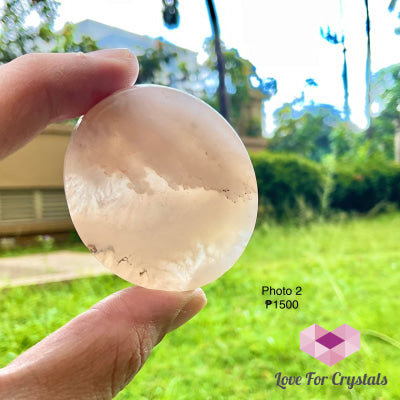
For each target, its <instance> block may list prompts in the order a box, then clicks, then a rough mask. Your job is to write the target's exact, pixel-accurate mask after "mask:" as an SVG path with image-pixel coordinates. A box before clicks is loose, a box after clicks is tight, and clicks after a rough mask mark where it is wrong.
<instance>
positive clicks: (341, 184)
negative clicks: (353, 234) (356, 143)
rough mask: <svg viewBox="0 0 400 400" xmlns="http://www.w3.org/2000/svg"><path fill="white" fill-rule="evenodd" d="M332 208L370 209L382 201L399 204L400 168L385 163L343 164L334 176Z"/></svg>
mask: <svg viewBox="0 0 400 400" xmlns="http://www.w3.org/2000/svg"><path fill="white" fill-rule="evenodd" d="M333 179H334V188H333V191H332V193H331V199H330V206H331V208H335V209H341V210H344V211H357V212H367V211H369V210H371V209H372V208H373V207H375V206H377V205H378V204H379V203H381V202H393V203H396V204H397V205H400V167H399V166H398V165H395V164H392V163H389V162H386V163H379V164H378V163H365V164H364V165H362V166H354V165H351V164H347V165H340V166H339V167H337V169H336V171H335V173H334V175H333Z"/></svg>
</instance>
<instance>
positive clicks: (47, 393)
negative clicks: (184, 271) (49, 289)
mask: <svg viewBox="0 0 400 400" xmlns="http://www.w3.org/2000/svg"><path fill="white" fill-rule="evenodd" d="M205 304H206V298H205V295H204V293H203V291H202V290H201V289H197V290H194V291H190V292H163V291H156V290H149V289H144V288H141V287H132V288H129V289H125V290H122V291H120V292H117V293H115V294H113V295H111V296H110V297H108V298H106V299H105V300H103V301H101V302H100V303H98V304H96V305H95V306H94V307H92V308H91V309H90V310H89V311H87V312H85V313H83V314H81V315H80V316H78V317H76V318H75V319H73V320H72V321H71V322H69V323H68V324H67V325H65V326H64V327H62V328H61V329H59V330H58V331H56V332H54V333H53V334H51V335H50V336H48V337H47V338H45V339H44V340H42V341H41V342H40V343H38V344H37V345H36V346H34V347H32V348H31V349H29V350H28V351H27V352H25V353H23V354H22V355H21V356H19V357H18V358H17V359H15V360H14V361H13V362H12V363H11V364H10V365H9V366H7V367H6V368H4V369H3V370H0V398H1V399H4V400H9V399H13V400H19V399H28V398H29V399H30V400H36V399H40V400H48V399H49V400H50V399H58V400H67V399H68V400H69V399H75V400H77V399H78V400H80V399H84V400H86V399H88V400H89V399H111V398H112V397H114V396H115V395H116V394H117V393H118V392H119V391H120V390H121V389H122V388H124V387H125V385H127V384H128V383H129V382H130V380H131V379H132V378H133V377H134V376H135V374H136V373H137V372H138V371H139V369H140V368H141V367H142V366H143V363H144V362H145V361H146V359H147V358H148V356H149V354H150V352H151V350H152V348H153V347H154V346H155V345H156V344H157V343H159V341H160V340H161V339H162V338H163V337H164V335H165V334H166V333H167V332H170V331H171V330H173V329H176V328H177V327H179V326H180V325H182V324H183V323H185V322H186V321H188V320H189V319H190V318H192V317H193V316H194V315H195V314H197V313H198V312H199V311H200V310H201V309H202V308H203V307H204V305H205Z"/></svg>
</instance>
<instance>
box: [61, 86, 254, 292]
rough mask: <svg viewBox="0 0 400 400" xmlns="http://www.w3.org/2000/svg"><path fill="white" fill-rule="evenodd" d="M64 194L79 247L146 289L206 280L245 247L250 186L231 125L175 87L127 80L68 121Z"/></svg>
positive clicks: (248, 165) (248, 164)
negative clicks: (70, 128) (133, 83)
mask: <svg viewBox="0 0 400 400" xmlns="http://www.w3.org/2000/svg"><path fill="white" fill-rule="evenodd" d="M64 182H65V192H66V197H67V201H68V207H69V210H70V214H71V217H72V221H73V223H74V225H75V227H76V229H77V231H78V233H79V235H80V237H81V239H82V241H83V242H84V243H85V245H86V246H87V247H88V248H89V249H90V250H91V251H92V253H93V254H94V255H95V256H96V257H97V258H98V259H99V260H100V261H101V262H102V263H103V264H104V265H105V266H106V267H108V268H109V269H110V270H112V271H113V272H114V273H115V274H117V275H119V276H120V277H122V278H124V279H126V280H128V281H130V282H132V283H135V284H137V285H140V286H144V287H147V288H151V289H161V290H179V291H182V290H190V289H194V288H196V287H199V286H202V285H205V284H207V283H209V282H212V281H214V280H215V279H217V278H218V277H219V276H221V275H222V274H223V273H224V272H226V271H227V270H228V269H229V268H230V267H231V266H232V265H233V264H234V263H235V262H236V260H237V259H238V258H239V256H240V255H241V254H242V252H243V250H244V249H245V247H246V245H247V243H248V241H249V239H250V237H251V235H252V232H253V229H254V225H255V221H256V217H257V184H256V180H255V175H254V170H253V167H252V164H251V162H250V159H249V157H248V154H247V151H246V149H245V147H244V145H243V143H242V141H241V140H240V138H239V136H238V135H237V134H236V133H235V131H234V130H233V129H232V128H231V126H230V125H229V124H228V123H227V122H226V121H225V120H224V119H223V118H222V117H221V116H220V115H219V114H218V113H217V112H215V111H214V110H213V109H211V108H210V107H209V106H208V105H206V104H205V103H203V102H202V101H200V100H198V99H196V98H194V97H193V96H190V95H187V94H185V93H183V92H180V91H177V90H174V89H170V88H165V87H160V86H155V85H143V86H135V87H134V88H132V89H128V90H124V91H120V92H118V93H115V94H114V95H112V96H110V97H108V98H106V99H105V100H103V101H102V102H101V103H99V104H98V105H96V106H95V107H94V108H93V109H92V110H90V111H89V112H88V113H87V114H86V115H85V116H84V117H83V118H82V120H81V121H80V122H79V123H78V125H77V127H76V129H75V131H74V133H73V135H72V138H71V141H70V144H69V147H68V150H67V154H66V157H65V168H64Z"/></svg>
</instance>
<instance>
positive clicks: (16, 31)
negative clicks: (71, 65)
mask: <svg viewBox="0 0 400 400" xmlns="http://www.w3.org/2000/svg"><path fill="white" fill-rule="evenodd" d="M58 6H59V3H58V2H57V1H54V0H31V1H29V0H8V1H6V2H5V4H4V6H3V9H2V10H1V17H0V21H1V24H0V44H1V45H0V63H6V62H9V61H11V60H13V59H14V58H16V57H19V56H21V55H22V54H26V53H31V52H35V51H40V50H43V48H45V47H47V48H52V51H54V52H68V51H92V50H96V49H97V48H98V47H97V45H96V42H95V41H94V40H92V39H91V38H90V37H88V36H82V38H81V41H80V42H75V39H74V28H73V25H71V24H66V25H65V26H64V28H63V30H62V31H61V33H57V32H54V30H53V24H54V20H55V18H56V16H57V9H58ZM32 13H33V14H37V16H38V17H39V24H38V26H36V27H31V26H27V24H26V19H27V18H28V17H29V16H30V15H31V14H32Z"/></svg>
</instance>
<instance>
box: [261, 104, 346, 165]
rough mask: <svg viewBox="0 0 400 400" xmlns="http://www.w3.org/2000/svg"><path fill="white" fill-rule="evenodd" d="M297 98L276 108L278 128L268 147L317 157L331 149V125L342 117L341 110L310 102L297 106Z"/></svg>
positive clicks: (314, 158)
mask: <svg viewBox="0 0 400 400" xmlns="http://www.w3.org/2000/svg"><path fill="white" fill-rule="evenodd" d="M299 100H301V99H296V100H295V101H294V102H293V103H286V104H284V105H283V106H282V107H281V108H280V109H278V110H277V111H276V112H275V121H276V124H277V126H278V128H277V130H276V131H275V132H274V136H273V138H272V139H271V140H270V141H269V144H268V149H269V150H271V151H274V152H289V153H296V154H298V155H301V156H303V157H306V158H309V159H311V160H314V161H320V160H321V159H322V158H323V157H324V156H325V155H326V154H329V153H331V152H332V143H331V134H332V130H333V126H334V125H335V124H337V123H339V122H340V121H341V118H340V112H339V111H338V110H336V109H335V108H334V107H333V106H330V105H326V104H317V105H314V104H311V105H307V106H303V107H302V108H301V109H300V110H298V105H299V104H298V103H299Z"/></svg>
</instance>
